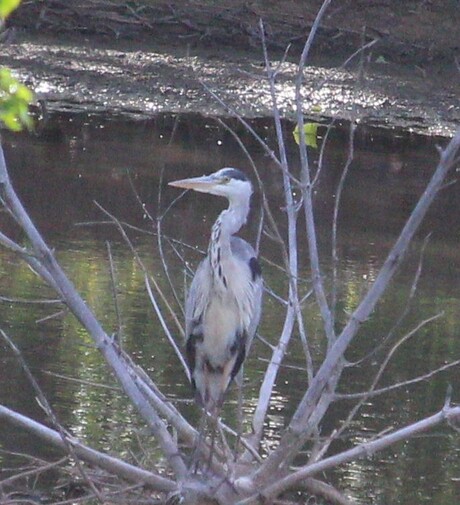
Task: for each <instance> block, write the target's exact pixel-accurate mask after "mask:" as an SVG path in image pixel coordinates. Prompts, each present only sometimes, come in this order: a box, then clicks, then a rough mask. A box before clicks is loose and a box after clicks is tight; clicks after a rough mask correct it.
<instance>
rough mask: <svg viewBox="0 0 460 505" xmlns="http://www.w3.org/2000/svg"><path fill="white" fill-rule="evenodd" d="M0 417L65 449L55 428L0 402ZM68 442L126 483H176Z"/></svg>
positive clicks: (158, 486)
mask: <svg viewBox="0 0 460 505" xmlns="http://www.w3.org/2000/svg"><path fill="white" fill-rule="evenodd" d="M0 419H1V420H3V421H6V422H9V423H11V424H13V425H15V426H18V427H19V428H22V429H25V430H27V431H29V432H30V433H33V434H34V435H36V436H38V437H39V438H41V439H42V440H43V441H45V442H46V443H48V444H50V445H52V446H53V447H56V448H58V449H61V450H63V451H66V450H67V448H66V445H65V443H64V442H63V440H62V437H61V435H60V434H59V433H58V432H57V431H54V430H52V429H50V428H48V427H46V426H44V425H43V424H40V423H37V422H36V421H34V420H32V419H30V418H28V417H26V416H23V415H22V414H19V413H18V412H15V411H14V410H11V409H9V408H7V407H4V406H3V405H0ZM69 442H70V443H71V444H72V447H73V450H74V452H75V454H76V455H77V456H78V457H79V458H80V459H81V460H82V461H86V462H87V463H90V464H92V465H96V466H98V467H99V468H102V469H104V470H106V471H108V472H110V473H113V474H115V475H118V476H119V477H121V478H122V479H125V480H127V481H129V482H135V483H144V484H145V485H146V486H147V487H150V488H152V489H155V490H157V491H166V492H171V491H174V490H176V489H177V486H176V483H175V482H174V481H172V480H170V479H167V478H165V477H161V476H159V475H155V474H154V473H152V472H148V471H147V470H143V469H141V468H138V467H135V466H133V465H130V464H129V463H126V462H124V461H122V460H120V459H117V458H114V457H112V456H108V455H107V454H103V453H101V452H98V451H95V450H94V449H90V448H89V447H86V446H85V445H83V444H81V443H80V442H78V441H77V440H76V439H74V438H71V439H69Z"/></svg>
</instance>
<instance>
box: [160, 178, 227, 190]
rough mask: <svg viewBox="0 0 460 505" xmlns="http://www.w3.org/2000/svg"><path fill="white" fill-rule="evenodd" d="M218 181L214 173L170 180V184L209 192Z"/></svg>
mask: <svg viewBox="0 0 460 505" xmlns="http://www.w3.org/2000/svg"><path fill="white" fill-rule="evenodd" d="M217 183H218V181H216V179H215V178H214V177H213V176H212V175H203V176H202V177H191V178H190V179H181V180H179V181H172V182H168V186H174V187H175V188H183V189H194V190H195V191H200V192H202V193H209V192H210V191H211V189H212V188H214V187H215V186H216V184H217Z"/></svg>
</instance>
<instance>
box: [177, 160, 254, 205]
mask: <svg viewBox="0 0 460 505" xmlns="http://www.w3.org/2000/svg"><path fill="white" fill-rule="evenodd" d="M169 185H170V186H174V187H176V188H183V189H193V190H194V191H199V192H200V193H209V194H211V195H217V196H225V197H226V198H228V200H229V201H230V202H236V201H238V200H241V199H244V200H249V198H250V196H251V194H252V184H251V182H250V180H249V179H248V178H247V177H246V176H245V175H244V174H243V172H241V170H238V169H237V168H221V169H220V170H218V171H217V172H214V173H213V174H210V175H203V176H202V177H192V178H190V179H181V180H179V181H173V182H170V183H169Z"/></svg>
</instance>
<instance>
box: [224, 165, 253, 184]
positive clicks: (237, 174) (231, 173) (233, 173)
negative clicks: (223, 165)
mask: <svg viewBox="0 0 460 505" xmlns="http://www.w3.org/2000/svg"><path fill="white" fill-rule="evenodd" d="M222 175H223V176H224V177H229V178H230V179H237V180H238V181H247V180H248V178H247V177H246V176H245V175H244V173H243V172H242V171H241V170H238V169H237V168H227V169H225V171H224V172H223V173H222Z"/></svg>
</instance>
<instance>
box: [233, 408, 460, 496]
mask: <svg viewBox="0 0 460 505" xmlns="http://www.w3.org/2000/svg"><path fill="white" fill-rule="evenodd" d="M459 420H460V407H449V406H447V407H445V408H443V409H442V410H441V411H439V412H438V413H436V414H434V415H432V416H430V417H426V418H424V419H422V420H420V421H418V422H416V423H412V424H409V425H408V426H405V427H404V428H401V429H399V430H396V431H394V432H392V433H390V434H388V435H384V436H381V437H379V438H377V439H376V440H374V441H372V442H368V443H364V444H360V445H359V446H357V447H354V448H353V449H349V450H348V451H343V452H341V453H339V454H337V455H335V456H331V457H329V458H326V459H323V460H322V461H320V462H318V463H313V464H312V465H308V466H306V467H303V468H301V469H299V470H297V471H296V472H293V473H292V474H290V475H288V476H287V477H285V478H283V479H280V480H279V481H277V482H275V483H274V484H271V485H269V486H267V487H266V488H265V490H264V491H263V496H264V498H266V499H267V500H268V501H270V499H271V498H273V497H276V496H278V495H279V494H280V493H282V492H283V491H285V490H287V489H290V488H293V487H295V486H296V485H298V483H300V482H302V481H303V480H304V479H305V478H307V477H311V476H312V475H315V474H317V473H319V472H323V471H325V470H327V469H329V468H333V467H336V466H338V465H341V464H344V463H347V462H348V461H354V460H356V459H359V458H363V457H369V455H372V454H375V453H376V452H379V451H382V450H384V449H387V448H388V447H390V446H391V445H393V444H396V443H398V442H401V441H403V440H407V439H408V438H412V437H414V436H416V435H419V434H420V433H424V432H425V431H428V430H430V429H432V428H434V427H435V426H438V425H439V424H441V423H443V422H448V423H452V422H458V421H459ZM243 503H244V504H249V503H253V502H252V501H250V500H244V501H243V502H241V504H243Z"/></svg>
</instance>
